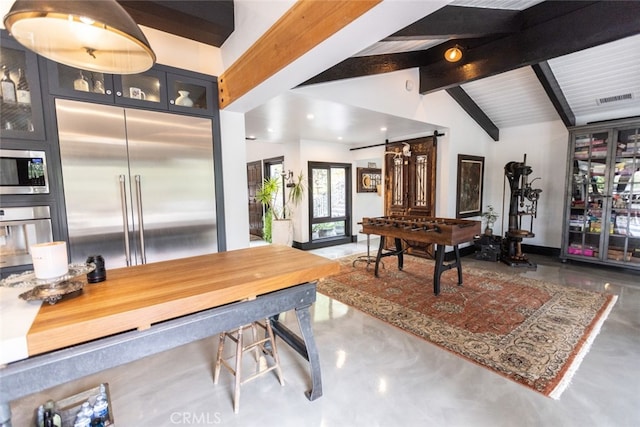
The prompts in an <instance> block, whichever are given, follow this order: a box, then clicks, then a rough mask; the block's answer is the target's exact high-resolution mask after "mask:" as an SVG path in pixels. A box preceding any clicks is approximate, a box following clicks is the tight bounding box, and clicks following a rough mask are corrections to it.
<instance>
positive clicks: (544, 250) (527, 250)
mask: <svg viewBox="0 0 640 427" xmlns="http://www.w3.org/2000/svg"><path fill="white" fill-rule="evenodd" d="M476 252H477V249H476V247H475V246H474V245H469V246H465V247H464V248H460V256H461V257H464V256H469V255H473V254H475V253H476ZM522 252H523V253H524V254H533V255H544V256H548V257H555V258H559V257H560V248H551V247H548V246H534V245H522ZM444 259H445V261H447V262H449V261H453V260H455V259H456V256H455V253H454V252H453V249H452V250H451V251H450V252H446V253H445V254H444Z"/></svg>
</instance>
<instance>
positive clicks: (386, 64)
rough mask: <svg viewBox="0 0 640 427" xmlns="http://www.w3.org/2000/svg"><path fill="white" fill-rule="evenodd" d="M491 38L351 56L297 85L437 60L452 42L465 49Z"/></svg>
mask: <svg viewBox="0 0 640 427" xmlns="http://www.w3.org/2000/svg"><path fill="white" fill-rule="evenodd" d="M494 39H495V37H484V38H477V39H465V40H451V41H449V42H447V43H443V44H441V45H439V46H436V47H434V48H431V49H428V50H419V51H413V52H403V53H390V54H385V55H369V56H359V57H351V58H347V59H345V60H344V61H342V62H340V63H339V64H337V65H335V66H333V67H331V68H329V69H327V70H325V71H323V72H322V73H320V74H318V75H316V76H314V77H312V78H310V79H309V80H307V81H305V82H303V83H301V84H300V86H305V85H310V84H316V83H324V82H330V81H334V80H342V79H349V78H353V77H363V76H371V75H374V74H382V73H390V72H392V71H398V70H406V69H409V68H418V67H421V66H425V65H429V64H437V63H438V62H440V60H441V59H442V56H443V55H444V52H445V50H447V49H448V48H449V47H451V46H453V45H454V44H460V45H463V47H464V48H465V49H472V48H475V47H476V46H481V45H483V44H485V43H487V42H488V41H490V40H494Z"/></svg>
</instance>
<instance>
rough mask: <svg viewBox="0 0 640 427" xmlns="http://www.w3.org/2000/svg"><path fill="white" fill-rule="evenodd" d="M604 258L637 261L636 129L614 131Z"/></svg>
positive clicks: (639, 169) (639, 173)
mask: <svg viewBox="0 0 640 427" xmlns="http://www.w3.org/2000/svg"><path fill="white" fill-rule="evenodd" d="M609 192H610V194H611V196H612V203H611V205H610V208H609V210H610V218H611V220H610V222H611V230H610V233H611V234H610V235H609V243H608V246H607V259H608V260H613V261H624V262H638V263H640V129H638V128H631V129H623V130H620V131H618V132H617V137H616V147H615V167H614V169H613V178H612V179H611V185H610V189H609Z"/></svg>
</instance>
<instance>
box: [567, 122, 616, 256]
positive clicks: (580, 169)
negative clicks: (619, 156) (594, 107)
mask: <svg viewBox="0 0 640 427" xmlns="http://www.w3.org/2000/svg"><path fill="white" fill-rule="evenodd" d="M608 149H609V132H608V131H603V132H597V133H580V134H577V135H576V136H575V140H574V148H573V156H572V157H573V158H572V167H573V169H572V182H571V206H570V215H569V236H568V239H569V240H568V249H567V252H568V254H570V255H581V256H586V257H599V256H600V253H601V251H602V247H601V244H602V240H601V235H602V233H601V231H602V229H603V227H609V225H608V224H607V221H605V216H603V212H606V210H607V209H608V208H609V206H608V203H607V202H608V201H609V198H607V197H606V196H607V192H608V191H609V189H610V186H609V185H608V184H607V176H608V175H607V172H608V170H607V158H608V155H609V154H608Z"/></svg>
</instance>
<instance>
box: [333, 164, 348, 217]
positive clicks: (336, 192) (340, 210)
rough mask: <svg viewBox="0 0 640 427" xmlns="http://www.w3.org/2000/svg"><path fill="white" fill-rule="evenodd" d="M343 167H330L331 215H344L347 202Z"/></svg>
mask: <svg viewBox="0 0 640 427" xmlns="http://www.w3.org/2000/svg"><path fill="white" fill-rule="evenodd" d="M345 190H346V183H345V170H344V168H331V217H332V218H336V217H342V216H344V215H345V206H346V203H347V200H346V199H347V194H346V191H345Z"/></svg>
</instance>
